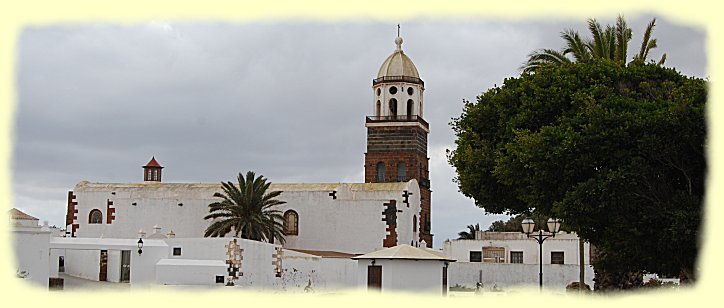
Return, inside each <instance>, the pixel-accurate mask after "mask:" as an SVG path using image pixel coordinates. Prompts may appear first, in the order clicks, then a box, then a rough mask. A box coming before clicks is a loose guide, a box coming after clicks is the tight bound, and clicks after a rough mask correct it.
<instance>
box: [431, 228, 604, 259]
mask: <svg viewBox="0 0 724 308" xmlns="http://www.w3.org/2000/svg"><path fill="white" fill-rule="evenodd" d="M483 247H502V248H505V262H504V263H510V252H511V251H522V252H523V264H538V263H539V256H540V246H539V245H538V242H537V241H535V240H533V239H530V238H527V237H526V235H525V234H523V233H520V232H483V239H475V240H449V241H445V242H444V243H443V252H444V254H445V255H446V256H447V257H450V258H452V259H455V260H458V262H469V261H470V252H471V251H480V252H482V251H483ZM578 248H579V242H578V236H577V235H576V234H575V233H559V234H557V235H556V237H554V238H548V239H546V240H545V241H544V242H543V264H550V263H551V252H552V251H562V252H563V257H564V264H579V249H578ZM583 253H584V255H583V256H584V264H590V245H589V244H588V243H584V249H583Z"/></svg>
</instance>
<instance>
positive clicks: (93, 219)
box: [88, 209, 103, 224]
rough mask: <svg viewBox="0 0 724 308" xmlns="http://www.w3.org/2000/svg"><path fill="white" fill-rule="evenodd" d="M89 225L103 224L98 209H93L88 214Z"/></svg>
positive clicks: (101, 214) (101, 215)
mask: <svg viewBox="0 0 724 308" xmlns="http://www.w3.org/2000/svg"><path fill="white" fill-rule="evenodd" d="M88 223H89V224H101V223H103V213H101V211H100V210H99V209H93V210H91V211H90V214H88Z"/></svg>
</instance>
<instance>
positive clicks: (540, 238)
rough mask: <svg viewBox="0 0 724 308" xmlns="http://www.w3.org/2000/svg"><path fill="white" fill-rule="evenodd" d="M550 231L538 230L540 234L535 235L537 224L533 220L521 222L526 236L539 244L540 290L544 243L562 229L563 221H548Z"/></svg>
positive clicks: (551, 219)
mask: <svg viewBox="0 0 724 308" xmlns="http://www.w3.org/2000/svg"><path fill="white" fill-rule="evenodd" d="M547 224H548V231H549V232H543V229H541V228H538V234H535V233H533V229H534V228H535V222H534V221H533V219H530V218H526V219H523V222H521V225H522V227H523V233H525V235H526V236H528V237H529V238H532V239H534V240H536V242H538V245H539V247H540V250H539V253H538V256H539V257H540V262H539V264H540V270H539V271H538V285H539V286H540V289H541V290H542V289H543V242H544V241H545V240H546V239H548V238H550V237H555V236H556V233H558V230H559V229H560V228H561V221H560V220H558V219H554V218H549V219H548V223H547Z"/></svg>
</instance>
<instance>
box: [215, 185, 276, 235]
mask: <svg viewBox="0 0 724 308" xmlns="http://www.w3.org/2000/svg"><path fill="white" fill-rule="evenodd" d="M237 181H238V186H237V185H234V183H233V182H226V183H224V182H222V183H221V187H222V189H223V193H220V192H217V193H214V197H215V198H219V199H220V200H219V201H216V202H214V203H211V204H209V215H206V217H204V219H207V220H208V219H213V220H215V221H214V222H213V223H211V225H209V227H208V228H206V231H205V232H204V236H205V237H222V236H225V235H226V234H229V233H232V232H233V233H234V236H236V237H241V238H245V239H250V240H256V241H268V242H274V241H275V240H276V241H278V242H279V243H282V244H283V243H284V235H283V229H284V227H283V223H282V221H283V219H284V218H283V217H282V214H281V211H279V210H277V209H275V208H274V207H275V206H277V205H281V204H284V203H286V202H285V201H281V200H278V199H277V197H279V195H281V193H282V192H281V191H269V186H270V185H271V182H267V180H266V178H264V177H263V176H261V175H260V176H256V174H254V172H252V171H249V172H247V173H246V178H244V176H243V175H242V174H241V173H239V175H238V176H237Z"/></svg>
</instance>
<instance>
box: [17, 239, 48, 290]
mask: <svg viewBox="0 0 724 308" xmlns="http://www.w3.org/2000/svg"><path fill="white" fill-rule="evenodd" d="M11 236H12V238H13V248H14V251H15V260H14V262H13V263H14V264H13V266H14V268H13V270H20V271H25V272H27V273H28V276H27V277H26V278H25V280H26V281H29V282H31V283H32V284H33V285H36V286H38V287H41V288H46V289H47V288H48V278H49V277H50V270H49V262H50V258H49V250H50V248H49V241H50V231H46V230H41V228H39V227H37V225H36V227H30V228H29V227H14V228H13V232H12V234H11ZM13 275H14V274H13ZM13 279H15V278H13Z"/></svg>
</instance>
